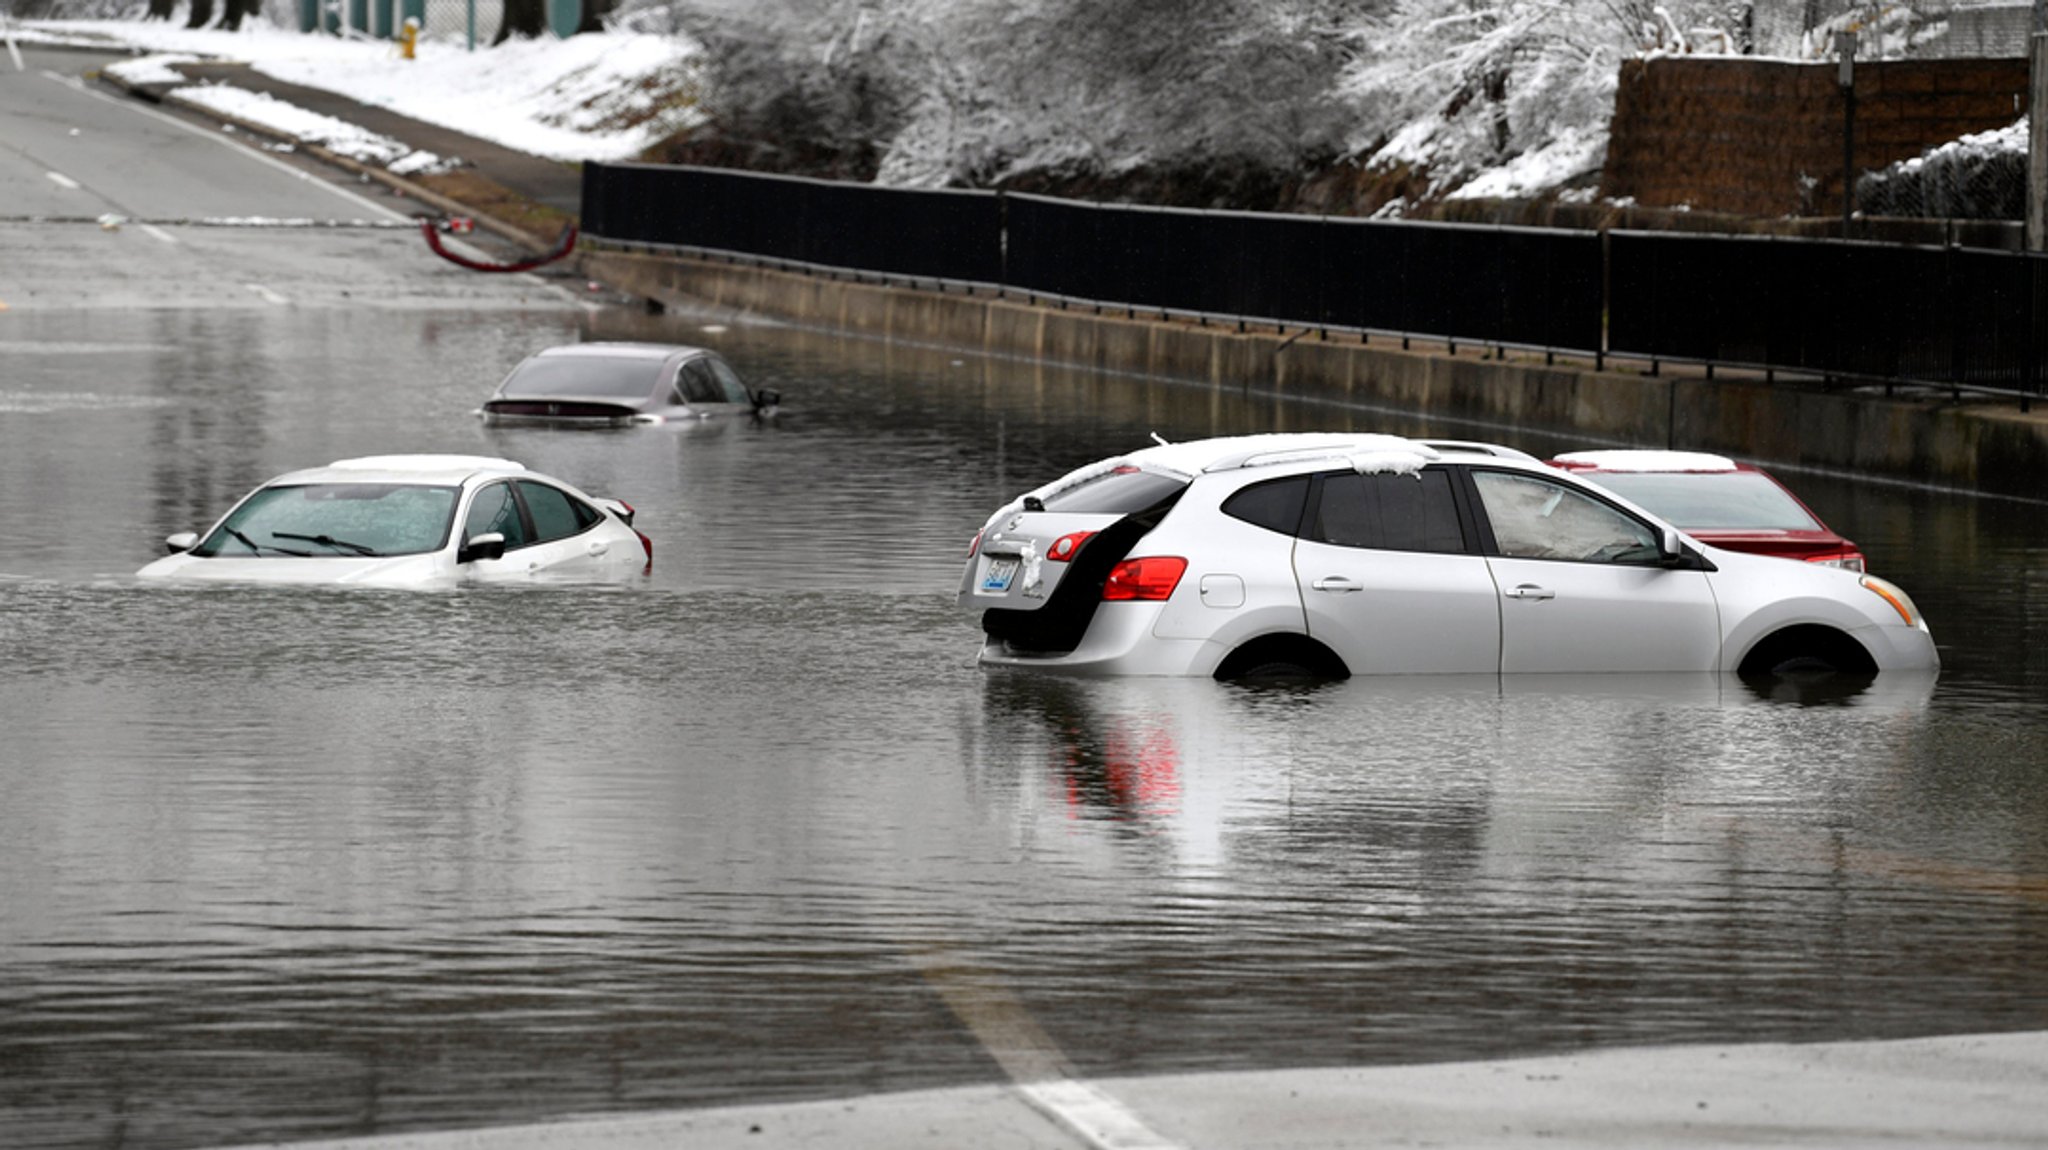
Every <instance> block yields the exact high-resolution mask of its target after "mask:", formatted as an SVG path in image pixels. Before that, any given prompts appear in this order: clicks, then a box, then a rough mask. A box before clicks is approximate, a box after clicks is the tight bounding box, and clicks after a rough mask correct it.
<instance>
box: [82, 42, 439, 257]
mask: <svg viewBox="0 0 2048 1150" xmlns="http://www.w3.org/2000/svg"><path fill="white" fill-rule="evenodd" d="M43 75H44V76H46V77H48V78H50V79H52V80H55V81H57V82H58V83H60V84H63V85H64V86H65V87H67V88H71V89H74V90H76V91H78V92H80V93H82V94H84V95H87V96H91V97H92V98H93V99H95V100H104V101H106V102H107V103H109V104H112V105H114V106H115V107H117V108H126V109H128V110H129V111H131V112H134V113H135V114H137V115H139V116H148V117H149V118H150V119H153V120H158V121H161V122H163V123H165V124H169V125H170V126H171V127H173V128H176V129H178V130H179V131H181V132H190V133H191V134H193V135H195V136H198V137H199V138H201V139H204V140H211V141H213V142H214V143H215V144H217V145H219V146H220V147H223V148H228V149H230V150H232V151H233V152H234V153H235V154H236V155H239V156H247V157H249V158H250V159H252V160H255V161H256V162H257V163H260V164H268V165H270V166H271V167H273V168H275V169H277V170H278V171H280V172H283V173H285V174H286V175H288V176H291V177H293V178H294V179H299V180H304V181H306V182H307V183H309V184H312V185H314V186H315V187H321V188H325V189H327V190H328V191H330V192H333V193H334V194H335V195H337V196H340V197H341V198H342V199H344V200H347V201H348V202H349V203H351V204H354V205H355V206H356V207H358V208H360V209H363V210H366V211H369V212H372V213H374V214H376V215H379V216H382V217H383V218H385V219H388V220H405V221H408V222H410V221H411V219H412V217H411V216H408V215H406V214H405V213H403V212H400V211H395V210H393V209H392V208H389V207H387V206H385V205H383V204H380V203H378V202H377V201H375V200H372V199H369V198H367V197H364V196H359V195H357V194H356V193H354V192H352V191H349V190H348V189H347V188H344V187H340V186H338V185H335V184H330V183H328V182H327V181H325V180H321V179H317V178H315V177H314V176H313V175H312V174H311V173H308V172H302V171H300V170H299V169H297V168H294V167H292V166H291V165H290V164H287V163H285V162H284V161H283V160H280V159H278V158H277V157H275V156H272V155H269V154H268V153H265V152H261V151H257V150H256V149H254V148H249V147H245V146H243V145H242V144H238V143H236V142H235V141H234V140H233V139H232V138H229V137H225V136H223V135H222V134H221V133H220V132H210V131H208V130H206V129H205V128H201V127H199V126H198V125H196V124H188V123H186V122H185V121H183V120H180V119H179V118H177V117H176V116H172V115H169V114H168V113H164V112H159V111H157V110H156V109H154V108H145V107H143V106H142V105H140V104H137V103H135V102H133V101H130V100H123V99H121V98H119V97H117V96H112V95H109V94H107V93H105V92H100V91H96V90H94V89H92V88H88V87H86V86H85V83H84V82H83V81H81V80H74V79H72V78H71V77H69V76H62V75H58V74H57V73H55V72H44V73H43Z"/></svg>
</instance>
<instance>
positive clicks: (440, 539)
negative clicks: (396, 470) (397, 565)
mask: <svg viewBox="0 0 2048 1150" xmlns="http://www.w3.org/2000/svg"><path fill="white" fill-rule="evenodd" d="M460 490H461V489H460V488H456V487H440V486H429V485H426V484H413V483H311V484H305V485H303V486H292V487H266V488H264V489H262V490H261V491H258V492H256V494H254V495H251V496H250V497H249V498H248V499H246V500H244V501H243V503H242V505H241V506H240V507H237V508H235V509H234V511H233V512H231V513H229V515H228V517H227V518H226V519H225V520H223V521H222V522H221V525H220V526H219V527H216V528H214V529H213V532H212V534H210V535H208V536H207V537H206V539H205V540H204V541H202V542H201V543H200V544H199V546H197V547H194V548H193V549H192V554H194V555H199V556H202V557H209V558H210V557H213V556H238V557H248V556H258V557H264V558H276V557H299V558H305V557H311V556H330V557H331V556H382V555H413V554H418V553H419V552H422V551H434V550H437V549H439V548H440V547H441V546H442V545H443V544H445V543H446V542H447V539H448V525H449V523H450V521H452V520H453V519H454V517H455V500H456V496H457V495H458V494H459V493H460Z"/></svg>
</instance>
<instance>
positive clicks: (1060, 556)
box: [1045, 531, 1095, 563]
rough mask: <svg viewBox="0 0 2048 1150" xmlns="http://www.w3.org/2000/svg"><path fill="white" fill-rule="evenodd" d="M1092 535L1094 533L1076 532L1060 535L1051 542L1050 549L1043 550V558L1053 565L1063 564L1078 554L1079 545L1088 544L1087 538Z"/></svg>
mask: <svg viewBox="0 0 2048 1150" xmlns="http://www.w3.org/2000/svg"><path fill="white" fill-rule="evenodd" d="M1094 534H1095V532H1093V531H1076V532H1073V533H1072V534H1069V535H1062V536H1060V537H1059V538H1058V539H1055V540H1053V541H1052V546H1051V547H1048V548H1046V549H1045V557H1046V558H1047V559H1050V560H1052V561H1053V562H1055V563H1065V562H1066V561H1067V560H1069V559H1072V558H1073V557H1074V556H1075V555H1076V554H1078V553H1079V552H1080V550H1081V544H1083V543H1086V542H1088V538H1089V536H1091V535H1094Z"/></svg>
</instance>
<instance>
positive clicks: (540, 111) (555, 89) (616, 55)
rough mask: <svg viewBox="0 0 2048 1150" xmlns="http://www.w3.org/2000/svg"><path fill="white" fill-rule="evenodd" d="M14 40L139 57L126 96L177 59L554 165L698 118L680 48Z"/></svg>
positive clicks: (164, 31)
mask: <svg viewBox="0 0 2048 1150" xmlns="http://www.w3.org/2000/svg"><path fill="white" fill-rule="evenodd" d="M14 32H15V35H16V36H17V37H18V38H20V39H21V40H22V41H23V42H24V43H34V42H56V43H73V44H90V45H94V46H101V47H106V46H114V47H120V48H125V49H127V50H131V51H135V52H142V53H150V54H151V55H148V56H144V57H142V58H140V59H137V60H134V61H128V62H125V63H123V64H120V65H117V66H116V67H117V68H119V69H121V74H122V76H123V78H124V79H127V80H128V81H129V82H131V83H151V82H155V83H165V82H175V81H177V80H179V79H181V78H182V77H180V76H179V75H178V73H177V72H176V71H175V66H176V63H177V62H178V61H180V60H183V61H188V62H189V61H194V60H200V59H205V60H213V61H230V62H240V63H246V64H248V65H249V66H250V67H251V68H253V69H255V70H256V71H259V72H262V73H263V74H265V75H268V76H273V77H276V78H277V79H280V80H286V81H290V82H291V83H294V84H302V85H305V86H306V87H309V88H320V89H323V90H326V91H330V92H336V93H339V94H341V95H344V96H347V97H349V98H350V99H353V100H356V101H358V102H360V103H364V104H369V105H374V106H376V107H381V108H387V109H389V110H391V111H393V112H397V113H399V114H401V115H405V116H410V117H412V118H413V119H416V120H421V121H424V122H427V123H431V124H438V125H441V126H443V127H447V128H451V129H454V130H455V131H459V132H463V133H465V134H467V135H471V136H476V137H478V138H480V139H485V140H490V141H492V142H493V143H497V144H501V145H503V146H505V147H508V148H512V149H514V150H517V151H522V152H526V153H528V154H530V155H536V156H546V157H549V158H551V159H559V160H570V161H575V160H623V159H629V158H631V157H633V156H636V155H638V154H639V153H640V152H641V151H642V150H644V149H645V148H646V147H648V146H649V145H650V144H653V143H655V142H656V141H658V140H661V139H663V138H665V137H667V136H669V135H671V134H673V133H675V132H677V131H681V130H683V129H684V128H687V127H690V126H692V125H694V124H696V123H697V122H699V121H701V119H702V118H703V113H702V112H701V111H700V110H699V109H698V108H697V106H696V92H697V89H698V85H699V83H700V80H699V78H698V70H699V65H700V62H701V59H702V53H701V51H700V50H699V49H698V47H697V45H696V44H695V42H694V41H691V40H689V39H687V38H685V37H681V36H655V35H644V34H636V33H626V32H611V33H595V34H588V35H582V36H572V37H570V38H568V39H566V40H555V39H539V40H518V41H511V42H508V43H506V44H502V45H499V46H498V47H495V48H489V49H479V50H478V51H475V52H470V51H466V50H465V49H464V47H463V46H462V45H460V44H457V43H452V42H448V41H440V40H425V41H422V42H421V43H420V45H419V50H418V54H417V58H416V59H411V60H407V59H403V58H401V56H400V55H399V52H398V49H397V48H396V46H394V45H392V44H390V43H387V42H383V41H374V40H356V39H343V38H340V37H335V36H321V35H307V34H304V33H300V32H295V31H292V32H288V31H284V30H282V29H279V28H277V27H275V26H273V25H268V24H265V23H263V22H262V21H251V22H249V23H248V24H245V26H244V27H243V29H242V30H241V31H239V32H223V31H216V30H210V29H202V30H190V29H185V28H180V27H176V26H173V25H171V24H167V23H145V22H141V21H133V20H78V21H57V20H52V21H36V22H32V23H28V24H22V25H16V26H15V28H14ZM178 90H179V91H180V92H181V93H182V98H184V99H186V100H188V101H189V102H192V103H196V104H200V105H202V106H206V107H210V108H213V109H214V110H217V111H220V112H223V113H226V114H232V115H234V116H236V117H238V118H242V119H246V120H248V121H250V122H254V123H259V124H262V125H264V126H265V127H269V128H272V129H274V130H276V131H278V132H280V133H281V134H285V135H289V136H292V137H295V138H298V139H301V140H304V141H305V142H307V143H314V144H320V145H321V146H323V147H328V148H331V149H332V150H334V151H337V152H341V153H343V154H348V155H353V156H356V157H357V158H359V159H364V160H366V161H376V162H379V163H391V162H394V161H399V160H401V159H403V158H404V157H406V156H407V155H408V154H409V149H407V148H405V147H404V145H402V144H398V143H397V142H395V141H391V140H389V139H387V138H385V137H381V136H375V135H374V134H372V133H368V132H364V131H362V130H361V129H360V128H355V127H354V126H353V125H347V124H341V123H340V122H338V121H335V120H333V119H331V118H329V117H322V116H314V115H313V114H311V113H308V112H305V111H303V110H301V109H297V108H294V107H292V106H291V105H289V104H285V103H282V102H280V101H276V100H269V99H267V98H264V97H260V96H258V95H257V94H256V93H251V92H248V91H246V90H237V89H234V88H233V86H232V85H189V86H186V87H184V88H182V89H178ZM413 162H418V161H413Z"/></svg>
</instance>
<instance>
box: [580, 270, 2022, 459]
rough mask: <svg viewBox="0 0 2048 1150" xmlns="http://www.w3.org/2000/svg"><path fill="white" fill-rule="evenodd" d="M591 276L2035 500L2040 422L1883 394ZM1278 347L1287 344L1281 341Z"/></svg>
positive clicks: (1418, 408) (1319, 395)
mask: <svg viewBox="0 0 2048 1150" xmlns="http://www.w3.org/2000/svg"><path fill="white" fill-rule="evenodd" d="M583 270H584V273H585V274H586V275H588V276H589V277H590V278H593V279H597V280H600V281H603V282H605V283H608V284H612V285H614V286H616V287H618V288H620V289H622V290H625V291H629V292H632V293H635V294H638V295H642V296H646V297H649V298H652V299H657V300H663V301H665V302H669V303H675V304H683V303H688V304H694V305H697V306H706V305H708V306H711V307H714V308H722V309H730V310H732V311H735V312H742V313H751V314H757V315H762V316H770V317H775V318H778V319H783V320H787V321H791V322H794V323H798V324H804V325H809V326H817V327H825V328H833V329H839V330H844V331H849V332H855V333H860V334H864V335H869V336H873V337H875V338H879V339H889V340H897V341H903V342H909V343H919V344H937V345H942V346H946V347H952V348H959V349H961V350H965V351H973V352H982V353H989V354H997V355H1017V356H1026V357H1030V358H1034V359H1040V360H1044V361H1047V362H1052V363H1059V364H1067V365H1072V366H1075V367H1080V368H1087V369H1094V370H1101V371H1109V372H1119V373H1131V374H1138V375H1146V376H1155V377H1161V378H1167V379H1176V380H1184V381H1191V382H1195V383H1207V384H1209V385H1210V386H1211V387H1213V388H1215V389H1216V390H1217V391H1218V392H1219V393H1222V392H1229V393H1231V394H1237V393H1241V392H1244V391H1247V390H1251V391H1257V392H1267V393H1271V394H1273V395H1276V396H1278V397H1281V398H1284V399H1300V400H1310V401H1322V402H1334V403H1342V404H1353V405H1360V406H1367V407H1385V408H1392V409H1397V410H1401V411H1412V412H1415V413H1418V414H1423V415H1434V416H1439V417H1446V418H1454V419H1459V420H1466V421H1471V422H1475V423H1479V424H1483V425H1487V426H1492V427H1498V428H1502V429H1506V430H1504V431H1503V433H1502V434H1500V435H1499V436H1498V437H1499V438H1502V439H1506V440H1509V441H1512V439H1513V435H1512V430H1513V429H1518V428H1519V429H1526V430H1530V431H1541V432H1546V433H1555V434H1564V435H1580V436H1585V437H1587V438H1589V439H1595V440H1603V441H1615V442H1624V443H1630V444H1635V445H1640V446H1654V447H1666V446H1669V447H1683V448H1690V449H1697V450H1706V451H1718V452H1724V453H1727V454H1730V455H1734V456H1738V457H1740V458H1744V459H1749V460H1754V461H1757V462H1762V463H1779V464H1798V465H1804V466H1811V467H1824V468H1829V469H1833V470H1840V471H1851V472H1858V473H1865V474H1873V475H1884V476H1889V477H1895V478H1900V479H1908V480H1916V481H1921V482H1926V483H1932V484H1936V485H1939V486H1946V487H1959V488H1964V489H1971V490H1979V491H1984V492H1988V493H1994V494H2003V495H2016V496H2025V497H2048V482H2044V477H2048V413H2044V412H2043V411H2041V410H2040V409H2039V408H2037V409H2036V411H2035V412H2034V413H2032V414H2023V413H2021V412H2020V411H2019V410H2018V409H2017V408H2016V406H2014V405H2013V404H2012V403H2010V402H2003V401H2001V402H1996V403H1993V402H1978V403H1960V404H1959V403H1955V402H1952V401H1950V400H1948V399H1946V398H1945V397H1920V398H1886V397H1885V396H1883V395H1882V394H1881V393H1880V392H1878V391H1876V390H1874V389H1857V390H1840V391H1829V390H1823V389H1821V388H1819V387H1817V386H1813V385H1794V384H1787V383H1782V382H1781V383H1776V384H1773V383H1768V382H1765V381H1763V380H1761V379H1730V378H1726V377H1725V376H1724V377H1723V378H1719V379H1707V378H1705V377H1704V373H1701V372H1697V371H1693V372H1686V373H1671V372H1669V371H1668V370H1667V372H1666V373H1665V374H1663V375H1660V376H1655V377H1653V376H1650V375H1648V374H1647V373H1646V372H1645V371H1642V370H1607V371H1595V370H1592V367H1591V365H1590V364H1584V365H1572V364H1564V363H1559V364H1557V365H1555V366H1550V365H1546V364H1545V363H1544V362H1543V358H1542V357H1541V356H1540V355H1539V356H1526V355H1524V356H1515V357H1511V358H1509V359H1506V360H1500V359H1492V358H1487V357H1485V355H1484V353H1483V352H1482V351H1481V350H1480V349H1477V348H1470V347H1466V348H1460V349H1459V351H1458V353H1457V354H1450V353H1449V352H1448V351H1446V350H1445V349H1443V348H1442V347H1432V348H1430V349H1427V350H1423V349H1418V350H1413V351H1404V350H1402V349H1401V348H1400V347H1399V344H1398V342H1396V341H1394V340H1392V339H1384V338H1376V339H1374V340H1373V341H1372V342H1370V343H1366V344H1361V343H1360V342H1358V337H1357V336H1355V335H1353V336H1346V337H1332V338H1330V339H1323V338H1321V337H1319V336H1317V335H1315V334H1313V333H1311V334H1308V335H1306V336H1298V333H1296V332H1292V331H1290V332H1288V333H1286V334H1285V335H1283V334H1280V333H1277V332H1274V331H1272V330H1263V331H1255V332H1239V331H1237V330H1236V328H1235V327H1234V326H1216V325H1211V326H1198V325H1196V324H1193V323H1189V322H1185V321H1159V320H1148V319H1144V318H1137V319H1131V318H1126V317H1125V315H1124V313H1123V312H1121V311H1116V312H1111V313H1107V314H1102V315H1097V314H1094V313H1093V312H1092V311H1083V310H1064V311H1063V310H1060V309H1059V308H1056V307H1047V306H1042V305H1037V304H1033V303H1030V302H1027V301H1023V300H1018V299H1013V298H1008V299H1006V298H998V297H996V296H992V295H988V294H976V295H968V294H964V293H963V292H962V291H961V290H959V289H955V290H953V291H952V292H950V293H942V292H938V291H923V290H913V289H909V288H902V287H892V286H886V285H880V284H872V283H858V282H853V281H849V280H832V279H827V278H823V277H818V276H808V275H800V274H795V273H791V272H782V271H775V270H771V269H767V268H760V267H750V266H745V265H737V264H725V263H718V262H713V261H704V260H690V259H680V258H672V257H665V256H654V255H643V254H626V253H616V252H602V251H586V252H585V253H584V255H583ZM1289 336H1298V337H1297V338H1294V339H1293V340H1292V341H1291V342H1290V340H1289Z"/></svg>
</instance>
